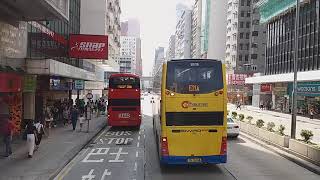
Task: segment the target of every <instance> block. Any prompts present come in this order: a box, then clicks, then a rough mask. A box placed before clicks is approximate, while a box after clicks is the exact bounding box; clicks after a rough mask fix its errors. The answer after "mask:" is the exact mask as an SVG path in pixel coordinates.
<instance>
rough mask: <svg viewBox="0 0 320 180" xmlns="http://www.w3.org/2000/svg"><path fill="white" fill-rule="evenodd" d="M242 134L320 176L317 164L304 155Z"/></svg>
mask: <svg viewBox="0 0 320 180" xmlns="http://www.w3.org/2000/svg"><path fill="white" fill-rule="evenodd" d="M240 134H241V136H242V137H244V138H245V139H248V140H250V141H252V142H254V143H255V144H258V145H260V146H262V147H264V148H266V149H268V150H270V151H272V152H274V153H276V154H278V155H280V156H282V157H284V158H286V159H288V160H289V161H292V162H294V163H296V164H298V165H299V166H301V167H303V168H305V169H308V170H309V171H311V172H313V173H315V174H318V175H320V167H319V166H317V165H316V164H313V163H311V162H309V161H308V160H309V159H307V158H306V157H303V156H302V155H300V154H298V153H296V152H293V151H291V150H289V149H286V148H283V147H280V146H278V145H275V144H273V143H271V142H268V141H264V140H261V139H260V138H257V137H255V136H253V135H250V134H248V133H244V132H242V131H241V132H240Z"/></svg>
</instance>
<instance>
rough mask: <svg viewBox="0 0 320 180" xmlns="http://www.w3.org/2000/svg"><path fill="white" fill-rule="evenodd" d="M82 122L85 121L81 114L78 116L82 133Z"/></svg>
mask: <svg viewBox="0 0 320 180" xmlns="http://www.w3.org/2000/svg"><path fill="white" fill-rule="evenodd" d="M84 121H85V117H84V115H83V113H81V114H80V116H79V123H80V132H81V131H82V126H83V124H84Z"/></svg>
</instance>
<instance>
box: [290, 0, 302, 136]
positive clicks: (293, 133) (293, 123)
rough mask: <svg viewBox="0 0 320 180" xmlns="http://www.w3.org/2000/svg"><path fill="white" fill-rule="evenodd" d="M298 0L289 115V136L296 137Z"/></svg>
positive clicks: (297, 3) (297, 1)
mask: <svg viewBox="0 0 320 180" xmlns="http://www.w3.org/2000/svg"><path fill="white" fill-rule="evenodd" d="M299 11H300V0H296V22H295V41H294V42H295V48H294V62H293V68H294V72H293V91H292V108H291V111H292V117H291V138H292V139H295V138H296V127H297V69H298V48H299V46H298V45H299V21H300V16H299Z"/></svg>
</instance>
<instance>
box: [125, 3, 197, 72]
mask: <svg viewBox="0 0 320 180" xmlns="http://www.w3.org/2000/svg"><path fill="white" fill-rule="evenodd" d="M193 2H194V0H121V9H122V12H121V21H125V20H126V19H130V18H136V19H138V20H139V22H140V31H141V32H140V33H141V41H142V49H141V51H142V52H141V53H142V71H143V75H144V76H149V75H151V72H152V67H153V62H154V51H155V49H156V48H157V47H158V46H162V47H165V48H167V46H168V43H169V38H170V36H171V35H173V34H174V33H175V27H176V4H178V3H183V4H185V5H187V6H189V7H191V6H192V4H193Z"/></svg>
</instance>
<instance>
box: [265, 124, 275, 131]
mask: <svg viewBox="0 0 320 180" xmlns="http://www.w3.org/2000/svg"><path fill="white" fill-rule="evenodd" d="M275 126H276V125H275V124H274V122H268V124H267V130H268V131H270V132H274V130H273V128H274V127H275Z"/></svg>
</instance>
